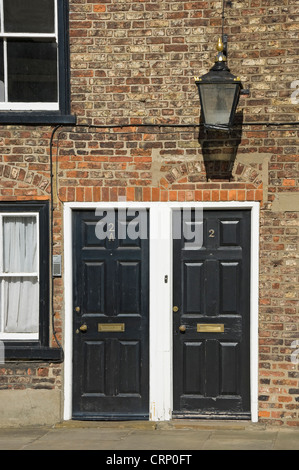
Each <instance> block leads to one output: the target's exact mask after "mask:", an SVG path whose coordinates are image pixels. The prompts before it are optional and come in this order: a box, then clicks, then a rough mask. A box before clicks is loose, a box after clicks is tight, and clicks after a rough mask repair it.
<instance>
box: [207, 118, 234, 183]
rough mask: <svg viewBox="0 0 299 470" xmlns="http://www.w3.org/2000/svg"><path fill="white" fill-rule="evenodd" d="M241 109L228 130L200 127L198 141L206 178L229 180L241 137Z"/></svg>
mask: <svg viewBox="0 0 299 470" xmlns="http://www.w3.org/2000/svg"><path fill="white" fill-rule="evenodd" d="M242 123H243V111H242V112H240V113H237V114H236V116H235V124H234V126H233V128H231V129H230V130H229V131H222V130H211V129H205V128H204V127H203V126H201V127H200V132H199V136H198V142H199V144H200V146H201V149H202V155H203V161H204V165H205V169H206V178H207V181H209V180H216V181H221V180H222V181H223V180H224V181H230V180H231V179H232V170H233V167H234V164H235V160H236V156H237V153H238V148H239V145H240V142H241V139H242Z"/></svg>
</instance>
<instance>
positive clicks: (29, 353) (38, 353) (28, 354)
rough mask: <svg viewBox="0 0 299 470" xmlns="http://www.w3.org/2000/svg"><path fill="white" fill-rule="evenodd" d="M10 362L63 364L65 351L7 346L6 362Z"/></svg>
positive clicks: (5, 351)
mask: <svg viewBox="0 0 299 470" xmlns="http://www.w3.org/2000/svg"><path fill="white" fill-rule="evenodd" d="M10 361H18V362H19V361H22V362H26V361H28V362H29V361H41V362H56V363H61V362H63V350H62V349H60V348H50V347H46V346H45V347H43V346H40V345H38V346H32V345H31V346H26V345H23V346H15V345H7V343H6V344H5V350H4V362H10Z"/></svg>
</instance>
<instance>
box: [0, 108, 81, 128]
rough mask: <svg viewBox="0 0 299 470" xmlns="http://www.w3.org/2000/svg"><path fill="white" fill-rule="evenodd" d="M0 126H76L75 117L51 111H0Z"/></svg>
mask: <svg viewBox="0 0 299 470" xmlns="http://www.w3.org/2000/svg"><path fill="white" fill-rule="evenodd" d="M0 124H28V125H48V124H65V125H69V124H71V125H74V124H76V116H75V115H71V114H61V113H59V112H56V111H53V112H50V111H45V112H42V111H24V112H20V111H7V112H1V111H0Z"/></svg>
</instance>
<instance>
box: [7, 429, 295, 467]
mask: <svg viewBox="0 0 299 470" xmlns="http://www.w3.org/2000/svg"><path fill="white" fill-rule="evenodd" d="M0 450H56V451H57V450H73V451H74V450H76V451H87V450H97V451H99V450H100V451H102V452H103V454H102V455H103V456H102V458H103V459H104V463H106V464H110V463H111V464H119V463H120V464H123V463H126V464H131V466H132V465H133V467H135V468H136V467H137V466H138V465H137V457H136V461H134V460H132V461H131V462H130V461H128V462H126V461H124V460H121V459H123V458H124V457H123V456H125V455H131V456H132V458H133V456H138V455H139V457H140V456H143V457H142V459H141V460H140V462H141V461H143V462H144V463H147V464H152V465H156V464H158V463H159V464H183V463H187V464H188V463H189V464H190V463H191V462H190V461H188V462H187V460H190V458H191V457H188V458H187V457H186V455H189V456H193V458H195V457H196V456H197V455H198V452H199V451H201V450H220V451H221V450H267V451H269V450H299V429H298V428H295V429H294V428H291V427H270V426H266V425H263V424H260V423H257V424H255V423H251V422H247V421H246V422H242V421H238V422H235V421H213V420H208V421H207V420H173V421H170V422H150V421H148V422H144V421H127V422H105V421H102V422H100V421H65V422H62V423H58V424H56V425H53V426H35V427H32V426H30V427H11V428H9V427H8V428H0ZM127 451H130V452H129V454H128V452H127ZM146 451H147V452H146ZM155 452H158V454H157V453H155ZM188 452H189V453H188ZM82 455H83V454H82ZM84 455H85V456H86V454H84ZM145 455H146V456H147V457H146V458H145V457H144V456H145ZM165 455H168V456H169V455H170V456H171V455H172V456H173V455H175V456H176V457H172V460H171V458H170V457H169V458H168V460H169V461H166V460H167V458H166V457H165ZM181 455H185V457H184V459H185V460H184V459H183V460H184V461H183V460H182V457H178V456H181ZM158 456H159V457H158ZM100 457H101V454H99V458H100ZM110 458H111V459H114V460H109V459H110ZM179 458H180V459H181V460H178V459H179ZM107 459H108V460H107ZM117 459H120V460H119V461H116V460H117ZM157 459H160V460H161V462H158V460H157ZM163 459H164V460H163ZM165 459H166V460H165ZM173 459H177V461H176V462H175V461H173ZM140 462H139V464H140ZM98 463H100V461H98ZM102 463H103V461H102ZM141 468H143V466H142V467H141Z"/></svg>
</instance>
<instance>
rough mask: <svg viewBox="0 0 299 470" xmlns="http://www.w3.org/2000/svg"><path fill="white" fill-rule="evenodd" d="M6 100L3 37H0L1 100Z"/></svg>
mask: <svg viewBox="0 0 299 470" xmlns="http://www.w3.org/2000/svg"><path fill="white" fill-rule="evenodd" d="M4 100H5V93H4V62H3V39H0V102H3V101H4Z"/></svg>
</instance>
